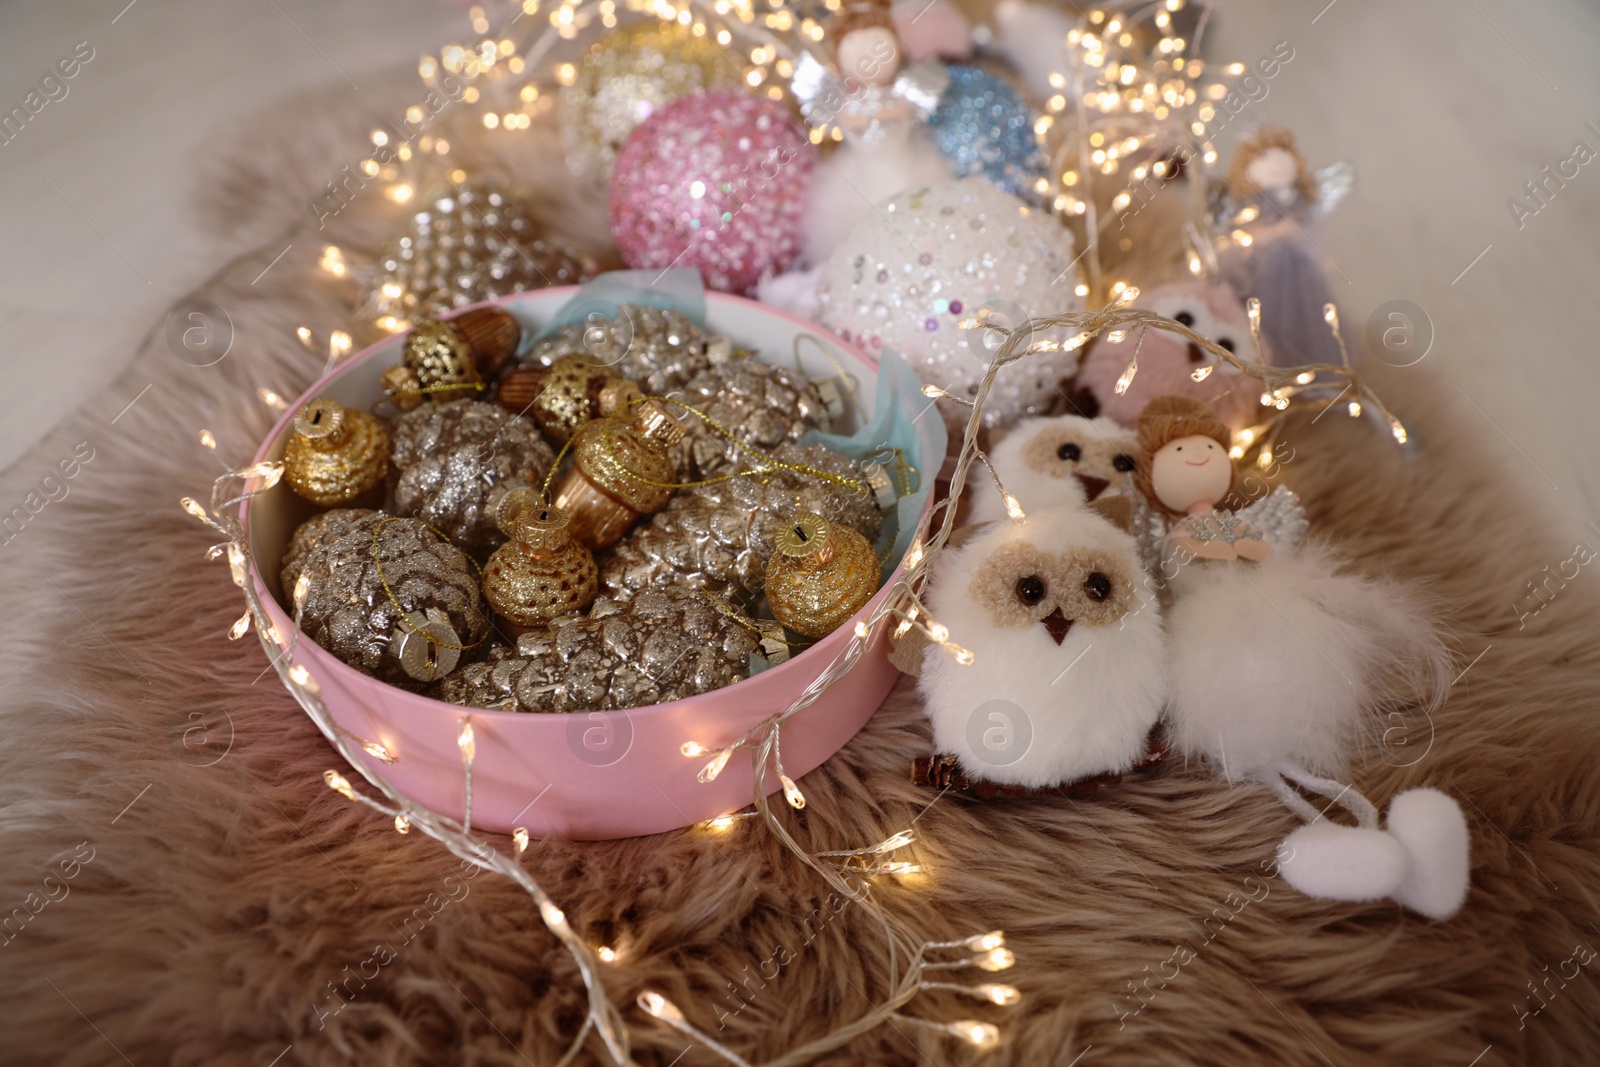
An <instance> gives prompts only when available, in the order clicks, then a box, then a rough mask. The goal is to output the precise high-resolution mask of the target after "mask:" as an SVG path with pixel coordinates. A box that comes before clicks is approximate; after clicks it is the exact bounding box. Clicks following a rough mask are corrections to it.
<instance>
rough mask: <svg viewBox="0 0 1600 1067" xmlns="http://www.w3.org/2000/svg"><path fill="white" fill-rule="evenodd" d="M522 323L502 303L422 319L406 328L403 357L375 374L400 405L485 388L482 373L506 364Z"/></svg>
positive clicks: (474, 392)
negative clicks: (446, 315) (450, 316)
mask: <svg viewBox="0 0 1600 1067" xmlns="http://www.w3.org/2000/svg"><path fill="white" fill-rule="evenodd" d="M521 341H522V326H521V324H519V323H518V322H517V320H516V317H515V316H513V315H512V314H511V313H510V312H509V311H505V310H503V309H501V308H473V309H472V310H471V311H463V312H462V313H461V314H459V315H457V316H456V317H455V318H453V319H450V320H448V321H445V320H439V319H422V320H421V321H419V322H418V323H417V324H416V325H415V326H413V327H411V331H410V332H409V333H407V334H406V339H405V344H404V346H403V347H402V348H401V356H400V358H401V363H400V365H399V366H397V367H390V368H389V369H388V370H386V371H384V372H383V374H382V375H380V376H379V381H380V382H381V383H382V385H383V389H384V392H385V393H387V394H388V395H389V399H390V401H391V402H392V403H393V404H394V406H395V407H397V408H399V409H400V410H401V411H410V410H412V409H414V408H415V407H416V406H417V405H418V404H421V403H422V402H423V401H424V400H459V399H461V398H462V397H467V396H475V395H477V394H479V393H482V392H484V391H485V390H486V389H487V388H488V387H487V386H486V385H484V379H485V378H492V377H494V376H495V375H496V374H498V373H499V371H500V368H502V367H504V366H505V365H506V361H507V360H509V359H510V358H511V355H512V353H513V352H515V351H516V350H517V345H518V344H520V343H521Z"/></svg>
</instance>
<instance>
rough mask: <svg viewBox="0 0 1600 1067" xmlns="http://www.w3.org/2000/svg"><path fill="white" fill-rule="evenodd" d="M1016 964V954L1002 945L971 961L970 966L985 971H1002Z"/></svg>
mask: <svg viewBox="0 0 1600 1067" xmlns="http://www.w3.org/2000/svg"><path fill="white" fill-rule="evenodd" d="M1016 962H1017V957H1016V954H1015V953H1014V952H1012V951H1011V950H1010V949H1008V948H1006V947H1005V946H1004V945H1000V946H997V947H995V948H992V949H990V950H989V951H988V952H985V953H984V954H983V955H981V956H979V957H978V958H977V959H975V960H973V961H972V965H973V966H974V967H979V968H982V969H983V970H985V971H1003V970H1005V969H1006V968H1008V967H1010V966H1012V965H1013V964H1014V963H1016Z"/></svg>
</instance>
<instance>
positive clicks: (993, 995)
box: [972, 982, 1022, 1007]
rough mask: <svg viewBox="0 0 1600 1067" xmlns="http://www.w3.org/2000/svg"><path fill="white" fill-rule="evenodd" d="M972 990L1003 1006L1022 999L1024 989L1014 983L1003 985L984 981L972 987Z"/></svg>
mask: <svg viewBox="0 0 1600 1067" xmlns="http://www.w3.org/2000/svg"><path fill="white" fill-rule="evenodd" d="M972 991H973V992H974V993H976V994H977V995H978V996H980V997H982V998H983V999H985V1000H987V1001H989V1002H990V1003H993V1004H999V1005H1000V1006H1002V1007H1010V1006H1011V1005H1013V1004H1015V1003H1017V1002H1018V1001H1020V1000H1021V999H1022V991H1021V990H1019V989H1018V988H1017V987H1016V986H1014V985H1002V984H1000V983H998V982H984V983H982V984H980V985H975V986H973V987H972Z"/></svg>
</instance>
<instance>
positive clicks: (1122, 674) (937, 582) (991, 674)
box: [918, 506, 1167, 788]
mask: <svg viewBox="0 0 1600 1067" xmlns="http://www.w3.org/2000/svg"><path fill="white" fill-rule="evenodd" d="M927 602H928V608H929V610H930V612H931V613H932V615H933V617H934V618H936V619H937V620H938V621H939V622H940V623H942V624H943V625H944V626H946V627H947V628H948V629H949V631H950V640H951V641H952V642H954V643H955V644H958V645H960V646H962V647H964V648H966V649H968V650H970V651H971V652H972V654H973V656H974V659H973V661H972V662H971V663H970V664H966V665H962V664H960V663H956V662H955V661H954V660H952V659H951V658H950V657H949V656H948V655H946V653H945V652H944V651H943V650H941V649H940V648H939V647H937V646H932V645H930V646H929V647H928V648H926V649H925V650H924V652H923V656H924V661H923V668H922V672H921V675H920V676H919V678H918V688H919V689H920V690H921V692H922V696H923V698H924V704H925V706H926V709H927V713H928V717H929V718H930V719H931V720H932V721H933V738H934V744H935V746H936V747H937V750H938V751H939V752H942V753H952V754H954V755H956V756H957V757H958V758H959V760H960V762H961V765H962V768H963V769H964V770H965V771H966V772H967V773H968V774H970V775H972V776H974V777H977V778H983V779H987V780H989V781H992V782H999V783H1002V784H1007V785H1018V786H1024V787H1029V788H1040V787H1046V786H1053V785H1060V784H1065V783H1068V782H1072V781H1076V780H1078V779H1081V778H1087V777H1090V776H1093V775H1100V774H1107V773H1120V772H1122V771H1126V770H1129V769H1130V768H1132V767H1133V766H1134V764H1135V763H1137V762H1138V761H1139V760H1140V759H1142V758H1143V757H1144V756H1145V754H1146V752H1147V747H1146V740H1147V737H1148V735H1149V733H1150V729H1151V727H1153V726H1154V725H1155V723H1156V720H1157V718H1158V717H1159V716H1160V714H1161V707H1162V704H1163V703H1164V702H1165V700H1166V695H1167V694H1166V684H1165V680H1164V672H1163V669H1162V667H1163V663H1164V660H1165V647H1164V643H1163V639H1162V629H1161V610H1160V607H1159V605H1158V604H1157V602H1156V596H1155V593H1154V592H1153V590H1152V589H1151V587H1150V584H1149V583H1148V581H1147V579H1146V576H1145V574H1144V571H1143V569H1142V568H1141V567H1140V563H1139V554H1138V548H1137V546H1136V545H1135V543H1134V541H1133V539H1132V538H1131V537H1129V536H1128V535H1127V534H1126V533H1124V532H1123V531H1122V530H1120V529H1118V528H1117V527H1116V526H1114V525H1112V524H1111V523H1110V522H1108V521H1106V520H1105V519H1103V518H1101V517H1100V516H1099V515H1097V514H1095V513H1093V512H1091V511H1088V510H1085V509H1083V508H1079V507H1077V506H1067V507H1056V508H1042V509H1040V510H1037V511H1030V512H1029V513H1028V515H1027V517H1026V519H1024V520H1023V521H1022V522H1020V523H1018V522H1014V521H1011V520H1009V519H1008V520H1006V521H1004V522H998V523H995V524H993V525H992V526H990V527H989V528H987V529H980V530H979V532H978V533H977V536H975V537H973V538H971V539H970V540H968V541H966V542H965V543H964V544H962V545H961V546H960V547H958V548H947V549H946V550H945V551H944V553H942V554H941V555H940V557H939V560H938V562H937V564H936V565H935V567H934V570H933V575H932V582H931V584H930V586H929V589H928V601H927Z"/></svg>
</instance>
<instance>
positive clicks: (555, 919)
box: [539, 900, 568, 934]
mask: <svg viewBox="0 0 1600 1067" xmlns="http://www.w3.org/2000/svg"><path fill="white" fill-rule="evenodd" d="M539 917H540V918H542V919H543V920H544V924H545V925H546V926H548V927H549V928H550V930H551V932H552V933H555V934H562V933H566V932H568V927H567V913H566V912H564V911H562V910H561V909H560V908H558V907H556V905H555V903H554V902H553V901H550V900H541V901H540V902H539Z"/></svg>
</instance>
